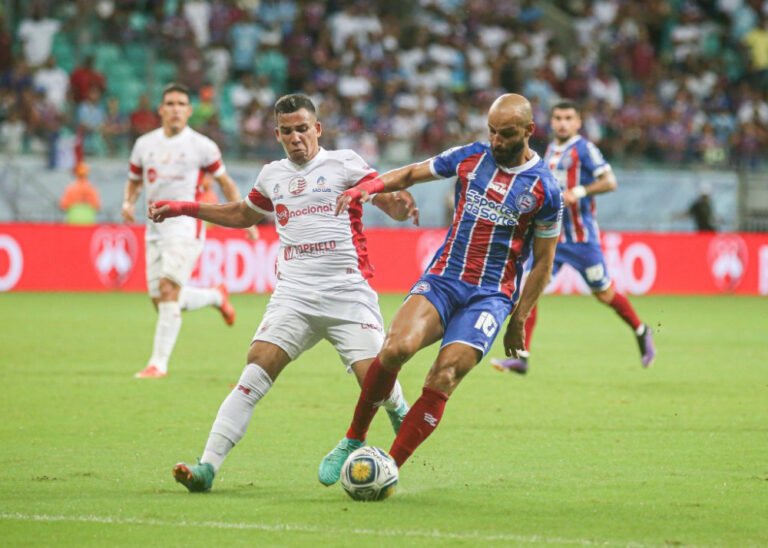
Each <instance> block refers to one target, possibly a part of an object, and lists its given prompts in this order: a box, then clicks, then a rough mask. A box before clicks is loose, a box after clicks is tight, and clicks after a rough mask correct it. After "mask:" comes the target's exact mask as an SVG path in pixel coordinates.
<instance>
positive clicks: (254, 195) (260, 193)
mask: <svg viewBox="0 0 768 548" xmlns="http://www.w3.org/2000/svg"><path fill="white" fill-rule="evenodd" d="M266 171H267V166H264V168H263V169H262V170H261V172H260V173H259V176H258V177H256V182H255V183H254V184H253V188H252V189H251V191H250V192H249V193H248V196H246V197H245V199H244V201H245V205H247V206H248V207H250V208H251V209H253V210H254V211H258V212H259V213H272V212H273V211H274V210H275V205H274V204H273V203H272V200H270V199H269V198H268V197H267V195H266V193H265V191H264V180H265V179H266V176H265V173H266Z"/></svg>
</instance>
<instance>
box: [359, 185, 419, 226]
mask: <svg viewBox="0 0 768 548" xmlns="http://www.w3.org/2000/svg"><path fill="white" fill-rule="evenodd" d="M371 203H372V204H373V205H375V206H376V207H378V208H379V209H380V210H382V211H383V212H384V213H386V214H387V215H389V216H390V217H392V218H393V219H394V220H396V221H407V220H408V219H411V220H412V221H413V224H415V225H416V226H419V208H418V207H416V200H414V199H413V196H412V195H411V193H410V192H408V191H407V190H400V191H399V192H392V193H389V194H376V195H375V196H374V197H373V198H372V199H371Z"/></svg>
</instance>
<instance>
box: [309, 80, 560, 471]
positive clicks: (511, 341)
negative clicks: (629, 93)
mask: <svg viewBox="0 0 768 548" xmlns="http://www.w3.org/2000/svg"><path fill="white" fill-rule="evenodd" d="M534 129H535V124H534V123H533V116H532V113H531V105H530V103H529V102H528V100H527V99H526V98H525V97H522V96H521V95H515V94H507V95H502V96H501V97H499V98H498V99H496V101H494V103H493V105H491V108H490V111H489V112H488V130H489V132H490V142H489V143H472V144H469V145H466V146H461V147H456V148H453V149H450V150H448V151H446V152H444V153H442V154H440V155H439V156H436V157H434V158H432V159H430V160H427V161H424V162H421V163H418V164H411V165H409V166H406V167H403V168H399V169H396V170H393V171H390V172H387V173H385V174H384V175H381V177H380V179H376V180H373V181H369V182H366V183H363V184H361V185H358V186H357V187H356V188H353V189H349V190H347V191H346V192H344V193H343V194H342V195H341V196H340V197H339V198H338V200H337V210H336V212H337V214H338V213H341V212H342V211H344V210H346V209H347V207H349V205H350V204H352V203H354V202H356V201H359V200H361V199H362V200H367V199H368V197H369V195H370V194H373V193H376V192H394V191H396V190H399V189H404V188H407V187H409V186H411V185H413V184H414V183H419V182H424V181H430V180H434V179H441V178H447V177H452V176H456V178H457V179H456V192H455V204H456V207H455V213H454V217H453V222H452V224H451V227H450V229H449V230H448V234H447V235H446V237H445V242H444V243H443V246H442V247H441V248H440V249H439V250H438V251H437V253H436V254H435V257H434V259H433V260H432V263H431V264H430V266H429V267H428V268H427V270H426V272H425V274H424V275H423V276H422V277H421V279H420V280H419V281H418V282H416V284H415V285H414V286H413V288H412V289H411V291H410V294H409V296H408V298H407V299H406V300H405V302H404V303H403V304H402V306H401V307H400V309H399V310H398V312H397V314H396V315H395V318H394V319H393V320H392V324H391V326H390V328H389V332H388V333H387V336H386V339H385V341H384V345H383V346H382V349H381V351H380V352H379V355H378V356H377V357H376V359H375V360H374V361H373V363H372V364H371V367H370V368H369V370H368V373H367V374H366V376H365V380H364V381H363V388H362V391H361V393H360V398H359V399H358V402H357V406H356V408H355V414H354V418H353V420H352V424H351V426H350V428H349V430H348V431H347V435H346V437H344V438H343V439H342V440H341V441H340V442H339V444H338V445H337V446H336V447H335V448H334V449H333V450H332V451H331V452H330V453H329V454H328V455H326V457H325V458H324V459H323V461H322V462H321V464H320V469H319V471H318V477H319V480H320V482H321V483H323V484H325V485H331V484H333V483H335V482H336V481H337V480H338V479H339V475H340V472H341V467H342V464H343V463H344V461H345V460H346V458H347V456H348V455H349V454H350V453H351V452H352V451H354V450H355V449H357V448H358V447H360V446H362V445H363V444H364V442H365V438H366V434H367V432H368V426H369V425H370V423H371V420H372V419H373V417H374V415H375V414H376V411H377V410H378V407H379V406H380V405H381V402H382V401H383V400H384V399H385V398H386V396H387V394H389V393H390V392H391V390H392V387H393V386H394V383H395V381H396V379H397V374H398V372H399V370H400V368H401V367H402V365H403V364H404V363H405V362H406V361H408V360H409V359H410V358H411V356H413V355H414V354H415V353H416V352H417V351H419V350H420V349H422V348H424V347H425V346H429V345H431V344H432V343H434V342H436V341H438V340H440V339H442V345H441V347H440V351H439V353H438V355H437V359H436V360H435V362H434V364H433V365H432V367H431V369H430V370H429V373H428V374H427V378H426V380H425V382H424V388H423V390H422V393H421V397H420V398H419V399H418V400H417V401H416V402H415V403H414V405H413V407H412V408H411V410H410V411H409V412H408V414H407V415H406V416H405V419H404V421H403V424H402V426H401V427H400V431H399V433H398V434H397V437H396V438H395V441H394V443H393V444H392V448H391V449H390V451H389V453H390V455H392V458H394V460H395V462H396V463H397V465H398V466H402V464H403V463H404V462H405V461H406V460H407V459H408V457H410V456H411V454H412V453H413V452H414V450H415V449H416V448H417V447H418V446H419V445H420V444H421V443H422V442H423V441H424V440H425V439H426V438H427V437H428V436H429V435H430V434H431V433H432V432H433V431H434V429H435V428H436V427H437V425H438V423H439V422H440V418H441V416H442V415H443V410H444V408H445V404H446V402H447V401H448V398H449V397H450V395H451V394H452V393H453V391H454V390H455V389H456V388H457V386H458V385H459V383H460V382H461V380H462V379H463V378H464V376H465V375H466V374H467V373H469V372H470V371H471V370H472V368H473V367H474V366H475V365H476V364H477V363H478V362H479V361H480V360H481V359H482V357H483V356H484V355H485V353H486V352H487V351H488V349H489V348H490V347H491V344H492V343H493V341H494V339H495V338H496V335H497V333H498V329H499V327H500V326H501V325H502V324H503V323H504V320H505V319H506V318H507V316H509V315H510V313H511V319H510V322H509V325H508V327H507V331H506V333H505V335H504V348H505V350H506V352H507V354H508V355H510V356H512V355H516V352H517V350H518V349H522V348H523V326H524V324H525V319H526V317H527V316H528V313H529V312H530V310H531V309H532V308H533V306H534V305H535V304H536V300H537V299H538V298H539V295H540V294H541V292H542V291H543V289H544V286H545V285H546V284H547V282H548V281H549V277H550V273H551V270H552V261H553V259H554V255H555V247H556V245H557V237H558V236H559V234H560V223H561V217H562V195H561V192H560V188H559V187H558V184H557V181H556V180H555V178H554V177H553V176H552V173H551V172H550V171H549V170H548V169H547V167H546V165H545V164H544V162H543V161H542V160H541V158H539V156H538V154H536V152H534V151H533V150H532V149H530V148H529V146H528V139H529V138H530V136H531V134H532V133H533V131H534ZM531 249H532V250H533V256H534V258H535V262H534V266H533V268H532V269H531V273H530V275H529V276H528V281H527V283H526V285H525V288H524V289H522V291H521V290H520V280H521V278H522V273H523V264H524V263H525V260H526V258H527V257H528V255H529V254H530V252H531Z"/></svg>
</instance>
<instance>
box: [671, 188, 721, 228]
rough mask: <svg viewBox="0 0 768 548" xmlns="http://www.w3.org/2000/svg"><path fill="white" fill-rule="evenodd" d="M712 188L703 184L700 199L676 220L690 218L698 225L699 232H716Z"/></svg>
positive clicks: (692, 203)
mask: <svg viewBox="0 0 768 548" xmlns="http://www.w3.org/2000/svg"><path fill="white" fill-rule="evenodd" d="M711 195H712V187H711V186H710V185H709V184H707V183H703V184H702V185H701V188H700V190H699V195H698V197H697V198H696V199H695V200H694V201H693V202H691V205H690V207H689V208H688V210H687V211H683V212H682V213H678V214H677V215H675V218H678V219H681V218H685V217H690V218H691V219H693V222H694V224H695V225H696V230H697V231H699V232H714V231H715V230H717V228H716V223H715V214H714V211H713V208H712V200H711Z"/></svg>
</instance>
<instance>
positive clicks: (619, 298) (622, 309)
mask: <svg viewBox="0 0 768 548" xmlns="http://www.w3.org/2000/svg"><path fill="white" fill-rule="evenodd" d="M608 306H610V307H611V308H613V309H614V310H615V311H616V313H617V314H618V315H619V316H621V319H622V320H624V321H625V322H627V323H628V324H629V325H630V326H631V327H632V329H633V330H635V331H637V328H638V327H640V325H641V324H642V322H641V321H640V318H638V317H637V314H636V313H635V309H634V308H632V305H631V304H630V303H629V299H627V298H626V297H625V296H624V295H622V294H620V293H616V294H614V296H613V299H612V300H611V302H609V303H608Z"/></svg>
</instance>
